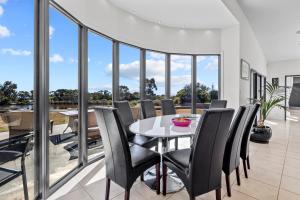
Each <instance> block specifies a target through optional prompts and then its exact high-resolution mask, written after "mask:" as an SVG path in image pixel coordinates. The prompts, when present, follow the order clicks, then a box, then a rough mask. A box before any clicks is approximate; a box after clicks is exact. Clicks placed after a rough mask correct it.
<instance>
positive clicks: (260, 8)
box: [238, 0, 300, 62]
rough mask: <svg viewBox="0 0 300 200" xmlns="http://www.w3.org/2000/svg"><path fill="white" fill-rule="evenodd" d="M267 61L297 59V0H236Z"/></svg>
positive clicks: (299, 44)
mask: <svg viewBox="0 0 300 200" xmlns="http://www.w3.org/2000/svg"><path fill="white" fill-rule="evenodd" d="M238 2H239V4H240V6H241V8H242V9H243V11H244V13H245V14H246V15H247V17H248V19H249V21H250V24H251V25H252V28H253V29H254V32H255V34H256V36H257V38H258V40H259V43H260V44H261V46H262V48H263V51H264V53H265V55H266V58H267V60H268V61H269V62H274V61H280V60H291V59H300V35H299V34H296V32H297V31H298V30H300V0H238Z"/></svg>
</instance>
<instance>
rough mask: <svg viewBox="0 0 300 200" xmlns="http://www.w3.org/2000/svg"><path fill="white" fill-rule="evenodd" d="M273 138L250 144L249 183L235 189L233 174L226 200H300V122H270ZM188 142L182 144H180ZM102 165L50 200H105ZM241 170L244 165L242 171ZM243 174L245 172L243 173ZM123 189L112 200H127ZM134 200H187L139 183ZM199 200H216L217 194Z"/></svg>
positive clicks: (114, 187) (183, 193) (116, 188)
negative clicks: (229, 194) (228, 195)
mask: <svg viewBox="0 0 300 200" xmlns="http://www.w3.org/2000/svg"><path fill="white" fill-rule="evenodd" d="M269 124H270V125H271V126H272V128H273V137H272V140H271V142H270V143H269V144H256V143H251V145H250V150H251V156H250V162H251V170H250V171H249V179H246V178H245V177H244V175H242V180H241V186H237V185H236V181H235V173H232V175H231V176H232V177H231V178H232V179H231V180H232V185H233V187H232V190H233V191H232V197H231V198H229V197H227V195H226V192H225V188H226V186H225V183H224V182H225V181H223V189H222V196H223V199H226V200H228V199H231V200H255V199H258V200H275V199H278V200H300V131H299V130H300V122H298V120H295V119H293V120H292V121H287V122H286V123H285V122H283V121H270V122H269ZM184 143H186V141H181V144H184ZM103 165H104V163H103V161H99V162H97V163H94V164H92V165H90V166H88V167H87V168H86V169H84V170H83V171H82V172H80V173H79V174H78V175H77V176H76V177H74V178H73V179H72V180H71V181H69V182H68V183H67V184H66V185H65V186H64V187H62V188H61V189H60V190H58V191H57V192H56V193H54V194H53V195H52V196H51V197H50V198H49V200H54V199H59V200H61V199H64V200H102V199H104V191H105V179H104V177H105V169H104V167H103ZM240 169H242V165H241V168H240ZM241 172H242V170H241ZM123 195H124V193H123V189H122V188H120V187H119V186H117V185H115V184H112V187H111V193H110V197H111V199H113V200H119V199H123V198H124V196H123ZM131 199H132V200H140V199H146V200H162V199H168V200H176V199H180V200H188V199H189V198H188V195H187V192H186V191H185V190H184V189H183V190H181V191H180V192H178V193H174V194H169V195H167V196H166V197H164V196H162V195H156V193H155V192H154V191H151V190H150V189H148V187H147V186H145V185H144V183H141V182H140V181H137V182H136V183H135V185H134V186H133V188H132V190H131ZM197 199H215V194H214V192H211V193H209V194H206V195H203V196H200V197H199V198H197Z"/></svg>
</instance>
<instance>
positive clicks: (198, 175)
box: [189, 109, 234, 196]
mask: <svg viewBox="0 0 300 200" xmlns="http://www.w3.org/2000/svg"><path fill="white" fill-rule="evenodd" d="M233 114H234V110H233V109H210V110H206V111H204V114H203V116H202V117H201V120H200V122H199V124H198V127H197V129H196V134H195V137H194V141H193V145H192V153H191V157H190V167H189V177H190V182H191V190H192V191H191V193H192V194H193V195H194V196H198V195H201V194H204V193H207V192H209V191H211V190H215V189H217V188H220V187H221V178H222V163H223V155H224V150H225V144H226V141H227V138H228V132H229V131H228V130H229V126H230V123H231V120H232V117H233Z"/></svg>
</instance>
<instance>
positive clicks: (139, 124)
mask: <svg viewBox="0 0 300 200" xmlns="http://www.w3.org/2000/svg"><path fill="white" fill-rule="evenodd" d="M182 116H190V117H191V119H192V123H191V124H190V125H189V126H188V127H179V126H175V125H174V124H173V123H172V119H173V118H174V117H182ZM200 117H201V115H194V114H187V115H182V114H180V115H178V114H177V115H165V116H159V117H152V118H148V119H143V120H138V121H136V122H135V123H133V124H131V125H130V126H129V130H130V131H131V132H133V133H135V134H140V135H144V136H149V137H160V138H168V137H182V136H190V135H194V134H195V131H196V128H197V124H198V122H199V120H200Z"/></svg>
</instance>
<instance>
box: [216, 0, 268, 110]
mask: <svg viewBox="0 0 300 200" xmlns="http://www.w3.org/2000/svg"><path fill="white" fill-rule="evenodd" d="M222 1H223V3H224V4H225V5H226V6H227V8H228V9H229V10H230V11H231V12H232V14H233V15H234V16H235V17H236V19H237V20H238V21H239V24H240V27H239V35H240V37H239V38H237V39H238V40H239V41H240V44H239V45H240V46H239V49H240V55H239V57H238V58H236V59H238V62H239V63H240V59H241V58H242V59H244V60H246V61H247V62H249V63H250V67H251V68H252V69H254V70H256V71H257V72H259V73H261V74H263V75H267V61H266V58H265V56H264V53H263V51H262V48H261V46H260V44H259V42H258V40H257V38H256V35H255V33H254V31H253V29H252V27H251V25H250V23H249V21H248V19H247V17H246V15H245V14H244V12H243V10H242V9H241V7H240V6H239V4H238V2H237V1H236V0H222ZM239 65H240V64H239ZM238 70H239V71H240V66H239V67H238ZM234 76H237V74H234ZM238 76H239V77H240V73H239V74H238ZM239 94H240V95H239V104H240V105H244V104H247V103H249V98H250V80H242V79H239Z"/></svg>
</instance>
